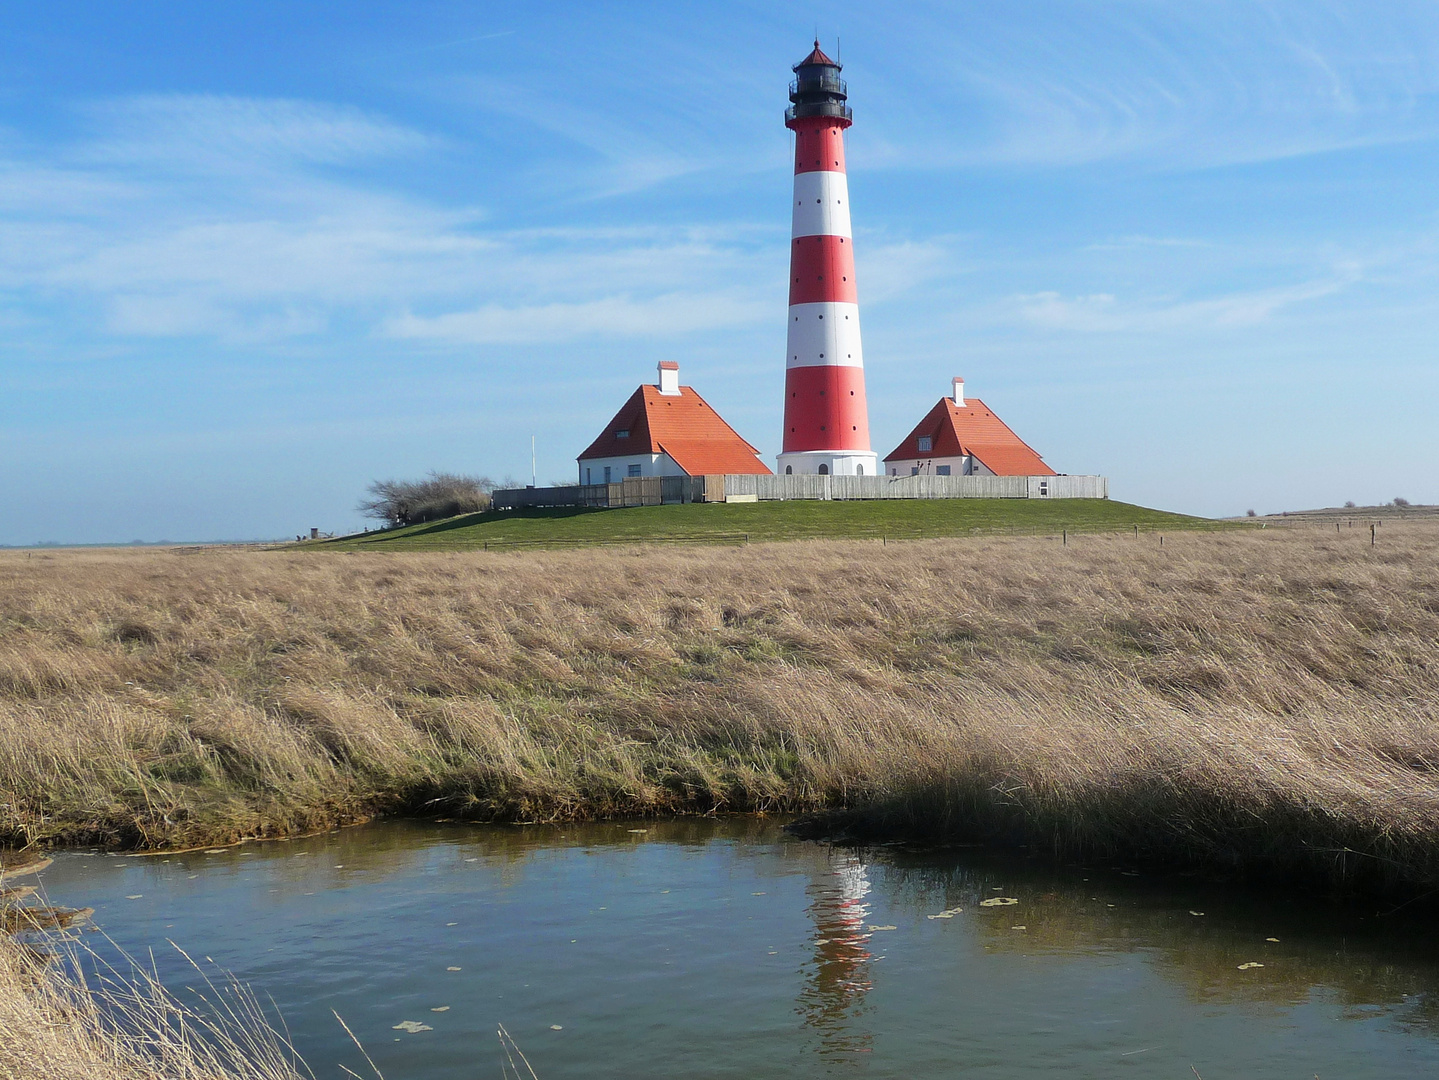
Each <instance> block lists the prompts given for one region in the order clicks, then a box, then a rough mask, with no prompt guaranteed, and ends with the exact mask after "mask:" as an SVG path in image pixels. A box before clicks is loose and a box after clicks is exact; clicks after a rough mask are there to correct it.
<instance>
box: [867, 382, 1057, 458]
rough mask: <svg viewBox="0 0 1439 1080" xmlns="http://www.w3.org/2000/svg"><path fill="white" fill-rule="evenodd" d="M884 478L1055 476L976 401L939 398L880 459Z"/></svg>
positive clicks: (960, 395) (959, 386)
mask: <svg viewBox="0 0 1439 1080" xmlns="http://www.w3.org/2000/svg"><path fill="white" fill-rule="evenodd" d="M884 467H885V472H887V473H888V474H889V475H890V476H924V475H929V476H1055V475H1057V474H1056V473H1055V471H1054V470H1053V469H1051V468H1050V467H1049V466H1048V465H1046V464H1045V463H1044V459H1043V458H1041V457H1040V456H1039V454H1038V453H1037V452H1036V451H1035V450H1034V448H1033V447H1031V446H1030V445H1029V444H1028V443H1026V442H1025V441H1024V440H1023V439H1021V438H1020V437H1019V436H1018V435H1016V434H1015V433H1014V432H1013V431H1011V430H1010V428H1009V425H1008V424H1006V423H1005V422H1004V421H1003V420H1001V419H1000V418H999V417H998V416H996V415H995V414H994V412H993V410H991V409H990V407H989V406H988V405H986V404H985V403H984V402H982V401H980V400H979V398H966V397H965V396H964V380H963V379H955V380H954V396H953V397H947V398H941V399H940V400H939V402H938V404H936V405H935V407H934V408H932V409H930V410H929V412H928V413H927V414H926V415H925V418H924V419H923V420H921V421H920V422H919V423H918V424H917V425H915V428H914V430H913V431H911V432H910V433H909V434H908V435H907V436H905V440H904V442H902V443H900V444H899V445H898V446H896V447H895V448H894V450H893V452H891V453H890V454H889V455H888V456H887V457H886V458H885V459H884Z"/></svg>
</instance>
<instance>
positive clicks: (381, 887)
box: [41, 820, 1439, 1080]
mask: <svg viewBox="0 0 1439 1080" xmlns="http://www.w3.org/2000/svg"><path fill="white" fill-rule="evenodd" d="M634 830H646V831H634ZM41 877H42V881H43V885H44V887H45V890H46V892H47V893H48V896H49V898H50V900H51V901H52V902H54V903H60V904H69V905H74V906H90V907H93V908H95V922H96V924H97V925H98V926H100V927H102V928H103V929H104V930H105V931H106V932H107V933H108V934H109V935H110V936H111V937H112V938H113V939H114V940H115V941H116V942H117V943H118V945H120V946H121V947H123V948H124V949H126V950H127V951H128V952H129V953H130V954H131V955H134V956H140V957H148V955H149V951H150V950H152V949H153V950H154V955H155V962H156V964H157V965H158V967H159V969H160V971H161V974H162V975H163V976H165V977H166V978H167V981H169V982H170V983H171V984H172V985H174V986H181V985H185V984H187V983H193V982H194V977H193V975H187V973H186V971H185V969H184V968H183V966H182V965H183V961H182V960H181V959H180V957H179V956H178V954H176V953H174V952H173V950H171V949H170V948H169V946H168V945H166V944H165V942H166V940H167V939H170V940H173V941H175V942H176V943H178V944H180V945H182V946H184V947H185V949H187V950H188V951H189V952H191V953H192V954H194V955H196V956H207V957H210V958H212V959H213V960H214V961H215V962H216V963H217V964H219V965H222V966H223V967H225V968H228V969H230V970H232V971H233V972H234V973H235V974H236V975H237V976H238V977H239V978H240V979H242V980H243V981H245V982H248V983H250V984H251V985H252V986H253V987H254V988H255V989H256V990H257V991H258V992H260V993H261V994H263V995H266V996H268V997H272V998H273V999H274V1001H275V1003H276V1004H277V1005H278V1007H279V1009H280V1010H281V1012H282V1013H283V1015H284V1018H285V1021H286V1022H287V1024H288V1026H289V1028H290V1030H291V1032H292V1035H293V1038H294V1041H295V1043H296V1044H297V1046H298V1047H299V1049H300V1050H301V1052H302V1053H303V1054H304V1056H305V1057H306V1059H307V1060H308V1061H309V1062H310V1064H311V1065H312V1066H313V1067H314V1069H315V1071H316V1073H317V1074H318V1075H319V1076H321V1077H331V1076H339V1075H341V1072H340V1069H339V1065H340V1064H344V1065H346V1066H348V1067H349V1068H351V1069H353V1070H355V1071H356V1072H357V1073H360V1074H361V1075H370V1074H369V1073H368V1070H367V1068H366V1066H365V1063H364V1061H363V1059H362V1058H361V1057H360V1055H359V1053H358V1051H356V1049H355V1048H354V1046H353V1044H351V1043H350V1042H349V1040H348V1038H347V1037H346V1036H345V1034H344V1032H343V1031H342V1030H341V1029H340V1027H339V1025H338V1024H337V1023H336V1021H335V1019H334V1017H333V1015H332V1014H331V1010H335V1011H336V1012H338V1013H339V1014H340V1015H341V1016H343V1017H344V1018H345V1020H346V1022H347V1023H348V1024H349V1025H350V1027H351V1028H352V1029H353V1030H354V1032H355V1034H356V1035H357V1036H359V1038H360V1039H361V1041H362V1042H363V1043H364V1044H365V1046H366V1048H367V1049H368V1051H369V1052H370V1054H371V1056H372V1057H373V1058H374V1059H375V1062H376V1064H377V1065H378V1066H379V1068H380V1069H381V1070H382V1071H383V1072H384V1074H385V1076H386V1077H387V1078H388V1080H441V1078H446V1080H449V1078H456V1080H458V1078H461V1077H463V1078H465V1080H475V1078H479V1077H498V1076H499V1075H500V1065H499V1062H500V1051H499V1046H498V1044H497V1042H496V1038H495V1026H496V1024H497V1023H503V1024H505V1025H506V1026H507V1027H508V1029H509V1031H510V1032H511V1034H512V1035H513V1036H514V1037H515V1038H516V1040H517V1041H518V1042H519V1044H520V1046H521V1047H522V1048H523V1049H524V1051H525V1052H526V1053H527V1054H528V1056H529V1058H530V1061H531V1062H532V1063H533V1064H534V1067H535V1069H536V1070H537V1072H538V1073H539V1075H540V1077H541V1080H560V1078H580V1077H584V1078H587V1080H595V1078H604V1077H614V1078H620V1077H623V1078H627V1080H628V1078H636V1077H684V1078H687V1080H688V1078H709V1077H714V1078H719V1077H745V1078H756V1077H819V1076H855V1077H876V1078H878V1077H896V1078H899V1077H904V1078H928V1077H982V1078H991V1080H1000V1078H1004V1080H1012V1078H1013V1080H1018V1078H1028V1077H1058V1076H1064V1077H1105V1078H1108V1077H1116V1076H1134V1077H1186V1078H1192V1077H1193V1075H1194V1072H1192V1071H1191V1066H1192V1067H1193V1069H1194V1070H1197V1072H1198V1074H1199V1075H1200V1076H1201V1077H1203V1080H1220V1078H1232V1077H1244V1078H1246V1080H1253V1078H1267V1077H1276V1078H1278V1077H1284V1078H1296V1080H1297V1078H1303V1080H1309V1078H1310V1077H1313V1076H1315V1075H1316V1074H1317V1075H1318V1076H1320V1077H1323V1078H1325V1080H1329V1078H1333V1077H1353V1078H1369V1077H1375V1078H1377V1077H1385V1078H1390V1077H1417V1076H1435V1075H1439V994H1436V990H1439V955H1436V949H1435V945H1434V943H1433V936H1432V935H1431V934H1430V933H1428V932H1427V929H1426V927H1425V925H1424V923H1423V922H1422V921H1419V922H1416V923H1408V922H1405V921H1404V919H1405V918H1406V916H1407V914H1408V913H1407V912H1401V913H1399V914H1391V915H1387V916H1383V917H1375V915H1374V913H1373V912H1354V911H1352V910H1351V911H1342V910H1336V909H1333V908H1331V907H1329V906H1327V905H1325V904H1324V903H1323V902H1322V901H1318V900H1314V899H1313V898H1306V897H1305V896H1302V895H1301V896H1293V895H1290V896H1273V895H1265V894H1257V893H1254V892H1252V891H1244V890H1240V889H1238V888H1231V887H1225V886H1223V885H1220V884H1212V883H1205V882H1203V881H1201V880H1198V879H1183V878H1180V879H1174V878H1169V879H1165V880H1159V879H1151V878H1150V877H1147V876H1131V875H1129V874H1126V873H1124V872H1122V871H1121V870H1119V869H1116V868H1109V867H1104V868H1098V867H1096V868H1091V869H1078V868H1054V867H1052V866H1048V865H1045V864H1038V863H1030V862H1026V861H1024V860H1021V859H1015V858H1001V857H998V856H995V855H991V854H987V853H985V852H983V851H979V850H975V849H965V848H951V849H944V850H937V851H933V850H932V851H927V852H926V851H910V850H906V849H903V848H899V847H892V848H882V849H879V850H878V851H871V852H867V853H865V854H864V855H863V856H858V855H856V854H855V853H853V852H850V851H845V850H843V849H834V850H831V849H829V848H826V847H824V846H821V845H816V844H810V843H806V842H802V841H798V840H794V839H792V838H789V837H787V836H785V835H784V834H782V833H781V832H780V831H779V830H778V828H777V827H776V826H775V825H773V824H772V823H766V822H762V821H754V820H732V821H685V822H671V823H663V824H656V823H638V824H634V823H631V824H618V825H616V824H604V825H594V826H585V827H576V826H565V827H554V828H548V827H545V828H541V827H525V828H518V827H508V828H506V827H473V826H462V825H453V824H416V823H387V824H379V825H371V826H365V827H362V828H356V829H349V830H345V831H342V832H336V833H330V834H327V835H323V836H319V837H311V838H308V839H304V840H297V841H292V842H288V843H269V844H255V845H248V846H245V847H241V848H235V849H229V850H226V851H223V852H219V853H199V852H196V853H191V854H184V855H172V856H164V857H138V858H137V857H124V856H115V855H86V854H82V853H68V854H64V855H61V856H60V857H58V858H57V859H56V861H55V864H54V865H53V866H52V867H51V868H50V869H49V870H47V871H45V872H44V873H43V875H41ZM1000 897H1003V898H1014V899H1016V900H1018V901H1019V902H1018V903H1016V904H1006V905H999V906H989V907H985V906H981V904H980V901H982V900H984V899H988V898H1000ZM956 907H961V908H963V911H962V912H959V913H956V914H954V915H952V916H951V917H949V918H930V917H929V916H931V915H937V914H940V913H942V912H944V911H946V910H949V909H953V908H956ZM1193 912H1202V913H1203V914H1193ZM877 927H881V928H882V927H893V929H875V928H877ZM1270 938H1277V939H1278V940H1277V941H1271V940H1268V939H1270ZM92 940H93V941H97V942H98V936H96V935H92ZM1251 963H1254V964H1262V965H1263V966H1262V967H1249V968H1243V969H1241V967H1240V965H1242V964H1251ZM437 1009H444V1010H445V1011H442V1012H437V1011H432V1010H437ZM407 1020H411V1021H416V1022H418V1023H421V1024H424V1025H428V1026H429V1027H430V1029H431V1030H428V1031H418V1032H415V1033H409V1032H407V1031H404V1030H397V1029H396V1027H395V1025H397V1024H400V1023H402V1022H403V1021H407Z"/></svg>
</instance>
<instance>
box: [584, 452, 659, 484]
mask: <svg viewBox="0 0 1439 1080" xmlns="http://www.w3.org/2000/svg"><path fill="white" fill-rule="evenodd" d="M631 465H638V466H639V467H640V475H641V476H684V475H685V471H684V470H683V469H681V468H680V467H679V465H678V464H676V462H675V459H674V458H672V457H670V456H669V455H668V454H631V455H629V456H628V457H607V458H588V459H585V460H582V461H581V462H580V483H582V484H603V483H604V482H605V468H606V466H608V467H609V470H610V482H611V483H614V482H616V481H619V480H623V479H624V478H625V477H627V476H629V474H630V473H629V469H630V466H631ZM586 470H588V473H587V472H586Z"/></svg>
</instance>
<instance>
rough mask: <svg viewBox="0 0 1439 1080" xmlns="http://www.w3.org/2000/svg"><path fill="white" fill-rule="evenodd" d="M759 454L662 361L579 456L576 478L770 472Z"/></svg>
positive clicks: (610, 479) (598, 479)
mask: <svg viewBox="0 0 1439 1080" xmlns="http://www.w3.org/2000/svg"><path fill="white" fill-rule="evenodd" d="M758 455H759V451H758V450H756V449H755V448H754V447H753V446H751V445H750V444H749V443H747V442H745V441H744V440H743V439H742V438H740V437H739V435H738V433H736V431H735V429H734V428H732V427H730V426H729V425H728V424H727V423H725V422H724V420H723V418H721V416H720V414H719V413H717V412H715V411H714V409H713V408H712V407H711V406H710V404H709V402H707V401H705V399H704V398H702V397H700V396H699V394H697V393H695V390H694V387H692V386H681V385H680V366H679V364H678V363H676V362H675V361H673V360H662V361H660V364H659V380H658V381H657V382H656V383H655V384H654V385H648V384H647V385H644V386H641V387H640V388H639V389H637V390H636V391H635V392H634V393H633V394H631V395H630V399H629V400H628V401H626V402H625V403H624V405H623V406H621V407H620V411H619V412H617V413H615V415H614V419H612V420H611V421H610V422H609V423H608V424H606V425H605V429H604V431H603V432H601V433H600V435H599V437H598V438H597V439H595V441H594V442H592V443H590V445H589V448H588V449H587V450H585V452H584V453H582V454H581V455H580V456H579V465H580V483H581V484H607V483H614V482H616V481H619V480H623V479H625V478H626V477H631V476H705V475H711V474H715V473H724V474H729V475H734V474H739V473H747V474H757V475H762V476H769V475H771V473H770V470H769V469H768V468H767V467H766V466H765V465H764V463H763V462H762V461H760V460H759V456H758Z"/></svg>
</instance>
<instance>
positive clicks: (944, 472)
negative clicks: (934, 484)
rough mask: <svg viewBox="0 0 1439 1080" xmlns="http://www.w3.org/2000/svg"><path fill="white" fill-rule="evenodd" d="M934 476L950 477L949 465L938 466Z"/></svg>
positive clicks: (935, 468)
mask: <svg viewBox="0 0 1439 1080" xmlns="http://www.w3.org/2000/svg"><path fill="white" fill-rule="evenodd" d="M934 475H935V476H948V475H949V466H948V465H936V466H935V467H934Z"/></svg>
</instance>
